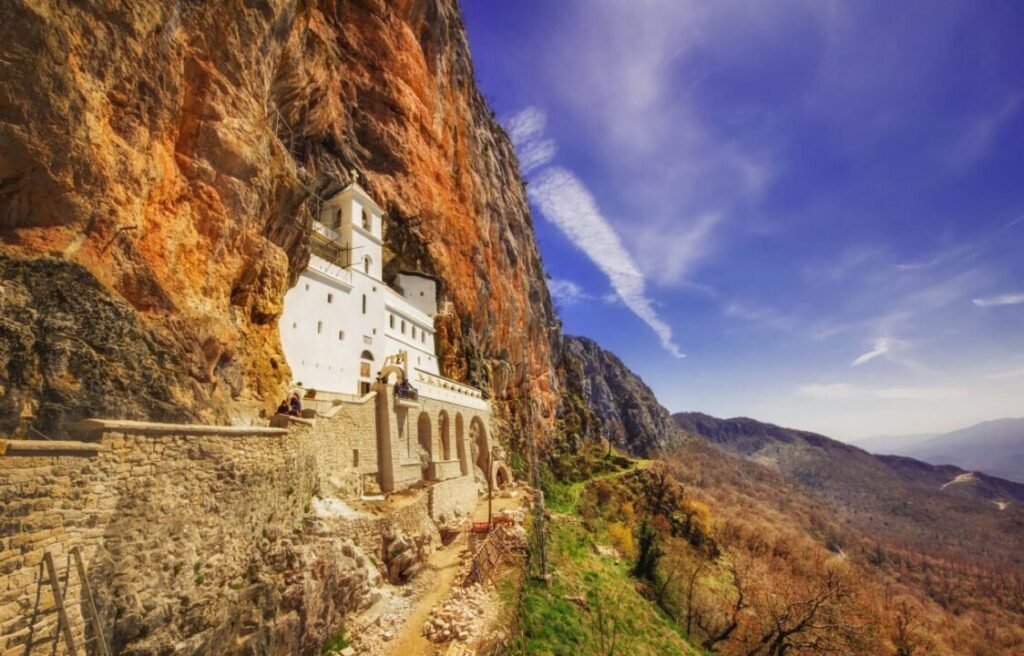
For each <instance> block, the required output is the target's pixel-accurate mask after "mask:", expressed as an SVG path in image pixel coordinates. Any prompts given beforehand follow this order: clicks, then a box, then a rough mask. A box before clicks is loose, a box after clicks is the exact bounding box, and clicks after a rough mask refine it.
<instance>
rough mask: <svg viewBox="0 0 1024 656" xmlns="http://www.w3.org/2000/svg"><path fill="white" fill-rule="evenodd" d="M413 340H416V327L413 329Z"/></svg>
mask: <svg viewBox="0 0 1024 656" xmlns="http://www.w3.org/2000/svg"><path fill="white" fill-rule="evenodd" d="M412 338H413V339H416V326H413V327H412Z"/></svg>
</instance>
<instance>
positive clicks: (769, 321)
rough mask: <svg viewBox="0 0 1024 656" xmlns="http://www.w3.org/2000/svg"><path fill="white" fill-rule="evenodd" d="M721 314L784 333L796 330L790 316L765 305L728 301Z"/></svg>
mask: <svg viewBox="0 0 1024 656" xmlns="http://www.w3.org/2000/svg"><path fill="white" fill-rule="evenodd" d="M722 313H723V314H724V315H725V316H727V317H733V318H735V319H742V320H743V321H749V322H751V323H756V324H760V325H763V326H767V327H769V328H773V329H775V330H781V331H784V332H789V331H792V330H795V328H796V324H795V322H794V319H793V317H792V316H789V315H786V314H783V313H782V312H780V311H778V310H776V309H775V308H772V307H768V306H765V305H759V304H758V305H755V304H750V303H742V302H739V301H729V302H727V303H725V304H723V305H722Z"/></svg>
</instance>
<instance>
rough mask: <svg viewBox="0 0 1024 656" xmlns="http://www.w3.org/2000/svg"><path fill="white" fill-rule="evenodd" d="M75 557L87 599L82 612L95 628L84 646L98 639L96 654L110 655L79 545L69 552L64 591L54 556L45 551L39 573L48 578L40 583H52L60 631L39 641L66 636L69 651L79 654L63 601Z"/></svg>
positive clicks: (84, 598) (80, 582) (76, 655)
mask: <svg viewBox="0 0 1024 656" xmlns="http://www.w3.org/2000/svg"><path fill="white" fill-rule="evenodd" d="M72 560H74V561H75V570H76V573H77V575H78V582H79V584H80V585H81V594H82V601H83V602H84V604H83V605H84V609H83V612H84V615H85V616H86V617H85V619H86V620H87V621H88V622H89V624H91V625H92V630H93V635H92V637H91V638H88V639H87V640H85V641H84V643H83V645H82V646H83V647H85V646H87V645H88V644H89V643H90V642H96V643H97V649H96V651H95V653H97V654H100V655H101V656H110V647H109V646H108V645H107V641H106V639H105V638H104V636H103V626H102V625H101V624H100V617H99V614H98V613H97V612H96V601H95V600H94V599H93V596H92V587H91V586H90V585H89V579H88V577H86V575H85V565H84V564H83V563H82V552H81V551H79V549H78V547H71V550H70V552H69V553H68V564H67V567H66V568H65V570H64V589H63V590H61V581H60V578H59V577H58V576H57V567H56V566H55V565H54V563H53V556H52V555H51V554H50V552H49V551H47V552H46V553H44V554H43V566H44V569H43V571H42V572H40V575H41V576H42V575H45V576H46V580H43V579H40V580H39V586H40V587H42V586H44V585H49V586H50V592H51V593H52V594H53V603H54V606H55V607H56V609H57V630H58V634H57V636H55V637H53V638H49V639H44V640H41V641H40V642H44V641H56V642H60V639H61V638H63V639H64V644H65V646H66V647H67V650H68V653H69V654H73V655H74V656H78V647H77V646H76V644H75V636H74V632H73V631H72V630H71V622H70V621H69V620H68V613H67V607H66V606H65V602H64V593H65V592H66V591H67V589H68V585H69V583H70V582H71V561H72ZM30 648H31V646H30Z"/></svg>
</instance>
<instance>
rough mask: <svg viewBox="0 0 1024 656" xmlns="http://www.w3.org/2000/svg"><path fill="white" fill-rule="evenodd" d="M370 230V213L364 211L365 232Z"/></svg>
mask: <svg viewBox="0 0 1024 656" xmlns="http://www.w3.org/2000/svg"><path fill="white" fill-rule="evenodd" d="M369 229H370V213H369V212H367V211H366V210H363V230H369Z"/></svg>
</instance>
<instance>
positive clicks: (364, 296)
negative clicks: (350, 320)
mask: <svg viewBox="0 0 1024 656" xmlns="http://www.w3.org/2000/svg"><path fill="white" fill-rule="evenodd" d="M363 314H366V294H363Z"/></svg>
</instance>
